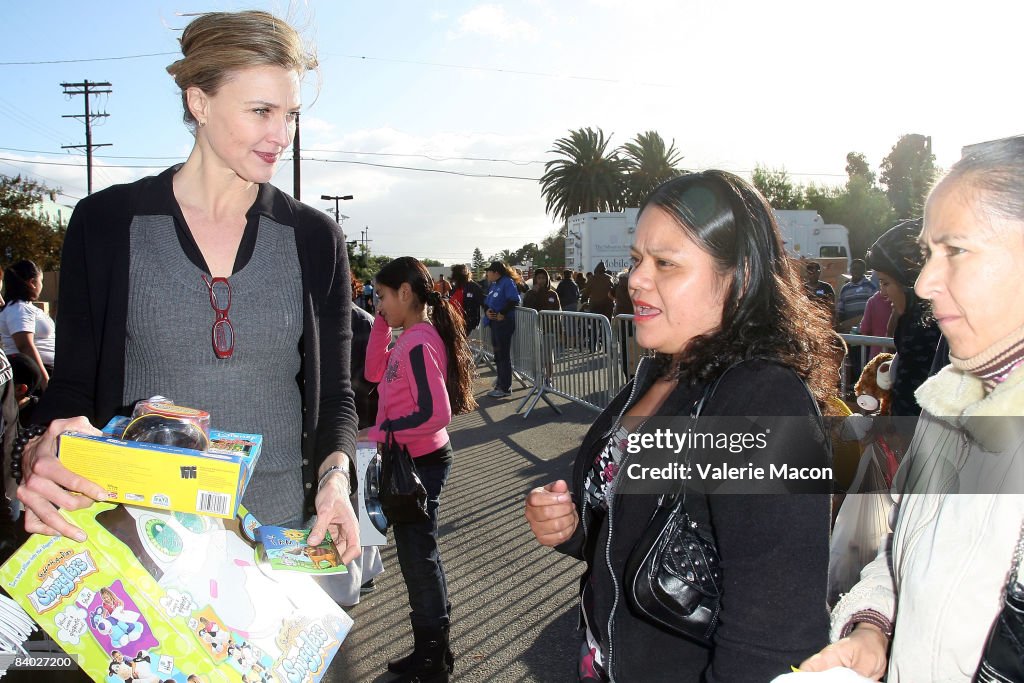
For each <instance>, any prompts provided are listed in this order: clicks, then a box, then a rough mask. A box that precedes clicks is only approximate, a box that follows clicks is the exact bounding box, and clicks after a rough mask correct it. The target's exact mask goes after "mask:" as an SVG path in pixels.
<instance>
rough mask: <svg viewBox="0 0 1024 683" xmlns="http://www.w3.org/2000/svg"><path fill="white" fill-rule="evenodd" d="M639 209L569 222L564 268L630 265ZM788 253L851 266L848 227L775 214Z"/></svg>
mask: <svg viewBox="0 0 1024 683" xmlns="http://www.w3.org/2000/svg"><path fill="white" fill-rule="evenodd" d="M639 212H640V209H624V210H623V211H613V212H592V213H581V214H579V215H576V216H572V217H571V218H570V219H569V233H568V235H567V237H566V240H565V267H566V268H569V269H571V270H580V271H583V272H592V271H593V270H594V267H595V266H597V264H598V263H599V262H600V261H604V266H605V268H607V269H608V270H609V271H611V272H613V273H614V272H617V271H620V270H622V269H624V268H626V267H628V266H629V264H630V258H629V247H630V245H632V243H633V233H635V232H636V220H637V214H638V213H639ZM775 219H776V220H777V221H778V223H779V231H780V232H781V233H782V241H783V244H784V245H785V248H786V252H787V253H789V254H790V256H793V257H796V258H837V257H838V258H844V259H846V265H847V269H846V270H847V272H849V265H850V236H849V231H848V230H847V229H846V226H843V225H835V224H829V223H825V221H824V220H823V219H822V218H821V216H820V215H819V214H818V212H817V211H775Z"/></svg>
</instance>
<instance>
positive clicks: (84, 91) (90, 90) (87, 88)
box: [60, 79, 113, 194]
mask: <svg viewBox="0 0 1024 683" xmlns="http://www.w3.org/2000/svg"><path fill="white" fill-rule="evenodd" d="M60 85H61V87H62V88H64V94H65V95H85V114H84V115H82V114H64V115H63V116H62V117H61V118H64V119H83V120H84V121H85V144H84V145H61V146H60V147H61V149H81V148H83V147H84V148H85V169H86V174H87V178H86V185H87V187H88V194H92V150H93V148H95V147H110V143H109V142H104V143H101V144H95V145H94V144H93V143H92V120H93V119H98V118H104V117H107V116H110V114H107V113H103V114H93V113H91V112H90V111H89V97H90V95H109V94H110V93H111V92H113V91H112V90H97V89H96V88H109V87H110V83H105V82H104V83H95V82H94V83H90V82H89V80H88V79H86V80H84V81H82V82H81V83H61V84H60ZM69 88H72V89H71V90H69ZM79 88H80V89H79Z"/></svg>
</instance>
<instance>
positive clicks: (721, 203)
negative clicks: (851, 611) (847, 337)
mask: <svg viewBox="0 0 1024 683" xmlns="http://www.w3.org/2000/svg"><path fill="white" fill-rule="evenodd" d="M632 252H633V261H634V268H633V270H632V272H631V274H630V278H629V287H630V294H631V298H632V300H633V305H634V308H635V321H636V335H637V338H638V340H639V343H640V344H641V346H643V347H644V348H649V349H654V350H655V351H657V356H656V357H655V358H654V359H644V361H643V362H641V364H640V366H639V368H638V372H637V375H636V377H635V379H634V380H633V382H631V383H630V384H628V385H627V386H626V388H625V389H624V390H623V391H622V392H621V393H620V394H619V396H617V397H616V398H615V399H614V400H613V402H612V404H611V405H610V406H609V407H608V408H607V409H606V410H605V411H604V412H603V413H602V414H601V416H600V417H599V418H598V420H597V422H596V423H595V424H594V425H593V427H592V428H591V429H590V431H589V433H588V434H587V436H586V438H585V439H584V441H583V444H582V446H581V447H580V449H579V452H578V454H577V457H576V462H575V467H574V471H573V478H572V482H571V484H567V483H566V482H565V481H561V480H560V481H556V482H553V483H551V484H548V485H547V486H544V487H541V488H537V489H534V490H533V491H531V492H530V494H529V496H528V497H527V501H526V517H527V519H528V520H529V522H530V526H531V530H532V531H533V533H534V534H535V535H536V537H537V539H538V540H539V541H540V542H541V543H542V544H544V545H548V546H553V547H555V548H556V549H558V550H559V551H561V552H564V553H567V554H569V555H572V556H573V557H577V558H579V559H582V560H584V561H586V563H587V570H586V573H585V574H584V577H583V579H582V581H581V601H580V605H581V612H582V620H581V625H582V626H583V627H584V631H585V638H584V640H583V643H582V646H581V651H580V659H579V664H580V668H579V678H580V680H583V681H607V680H611V681H614V680H620V681H630V680H643V681H694V682H696V681H737V682H738V681H743V682H749V681H768V680H771V679H772V678H773V677H775V676H777V675H779V674H783V673H786V672H788V671H790V666H791V665H793V664H796V663H797V662H799V661H802V658H803V657H804V656H805V654H804V653H812V652H815V651H816V649H817V648H819V647H820V645H821V643H823V642H824V641H825V640H826V638H827V632H828V620H827V614H826V612H825V597H826V587H827V586H826V583H827V570H828V535H829V495H828V492H827V488H826V487H821V486H817V487H816V486H809V485H808V484H809V483H808V482H801V481H787V482H783V483H785V484H787V485H788V486H789V487H790V488H789V490H791V491H792V490H800V491H803V492H802V493H800V494H784V495H780V494H779V491H780V488H779V487H778V486H779V484H780V482H778V481H755V482H749V481H746V482H730V484H731V485H732V486H733V491H738V492H739V493H740V495H735V494H725V493H719V494H711V493H709V490H711V489H710V486H711V484H712V482H710V481H708V477H707V475H699V474H698V473H697V471H696V467H694V469H693V470H691V472H692V474H691V479H694V478H696V479H697V480H698V481H696V482H694V484H695V485H699V484H700V483H701V482H700V481H699V480H700V479H701V477H704V478H705V483H706V484H707V486H703V487H698V490H695V491H692V492H688V495H687V497H686V499H685V507H686V511H687V513H688V514H689V516H690V518H691V519H692V520H693V521H694V522H696V525H697V526H696V529H697V532H698V533H700V534H701V535H702V536H704V537H705V538H706V539H708V540H710V541H712V542H713V543H714V544H715V546H716V547H717V550H718V554H719V556H720V558H721V564H720V567H721V582H720V590H721V602H720V606H721V612H720V614H719V621H718V624H717V627H716V629H715V631H714V634H713V637H712V642H711V644H710V645H705V644H703V643H701V642H698V641H697V640H691V639H688V638H685V637H683V636H679V635H674V634H673V633H672V632H670V631H668V630H663V629H662V628H660V627H659V626H657V625H655V624H654V623H652V622H649V621H647V620H646V619H645V618H644V617H642V616H640V612H639V610H637V609H636V606H635V604H634V602H633V601H632V600H631V599H630V595H629V591H627V590H626V589H625V577H626V565H627V562H628V561H629V560H630V558H631V555H632V553H633V551H634V548H635V547H636V546H637V544H638V541H639V540H640V539H641V537H642V535H643V534H644V532H645V530H646V529H647V526H648V523H649V521H650V520H651V517H652V515H653V514H654V512H655V509H656V507H657V504H658V496H657V495H655V494H654V493H653V492H648V493H643V492H638V493H635V494H633V493H631V494H630V495H624V494H623V493H622V491H623V488H624V487H625V490H626V491H629V489H630V488H631V486H633V485H635V484H636V481H635V476H636V475H637V474H639V467H642V466H644V465H646V464H654V463H653V461H652V458H653V456H654V453H653V452H652V451H651V450H650V449H648V448H645V447H643V446H644V441H643V438H644V437H653V436H654V434H653V433H652V432H653V430H654V429H656V425H657V426H658V427H664V426H665V422H664V421H662V422H660V423H658V421H656V420H655V421H652V422H650V423H649V424H645V423H647V420H648V416H664V417H667V418H671V417H677V416H688V415H690V414H692V412H693V411H694V409H695V406H696V404H697V403H698V401H700V399H701V397H702V396H705V394H706V392H707V390H708V388H709V387H710V386H712V385H717V386H716V388H715V390H714V392H713V393H711V394H710V396H708V397H707V399H706V401H705V402H704V405H703V408H702V410H701V412H700V417H699V418H698V419H697V422H696V426H695V427H694V429H699V428H701V425H702V424H703V425H704V429H705V430H706V429H707V428H708V427H710V426H711V425H712V424H717V425H720V426H719V430H721V429H724V427H722V426H721V420H722V418H723V417H727V416H760V417H759V419H773V422H772V423H773V424H775V425H776V426H777V427H779V428H784V429H782V432H781V433H776V432H774V431H773V432H772V434H768V433H767V432H766V433H765V434H766V439H765V440H766V443H765V447H764V448H758V447H753V446H752V447H749V448H743V449H741V450H740V451H739V452H734V453H732V455H730V454H729V452H728V451H726V452H724V453H721V454H720V452H718V451H714V450H710V451H708V450H702V451H700V452H695V453H693V454H691V453H689V452H687V451H683V453H685V454H686V455H685V457H687V458H689V457H690V456H691V455H692V457H693V460H691V462H692V463H702V464H704V465H708V464H710V465H715V464H723V463H724V462H725V460H726V459H728V464H740V465H746V464H747V463H751V464H752V465H753V466H755V467H761V468H763V469H764V470H765V471H768V470H770V468H771V467H772V466H775V467H782V466H786V465H801V466H812V467H821V468H825V469H824V470H823V471H827V468H828V466H829V455H828V447H827V441H826V439H827V437H826V435H825V430H824V426H823V425H822V421H821V419H820V418H819V417H818V411H817V406H816V405H815V404H816V403H818V404H822V403H823V401H824V399H825V398H826V396H828V395H829V394H830V393H833V392H834V388H833V387H834V384H835V380H836V378H837V376H838V375H837V372H838V368H837V367H836V364H835V363H834V361H832V360H831V359H832V357H833V354H831V353H830V352H829V334H830V333H829V330H828V329H827V326H826V325H825V323H824V322H823V321H822V320H821V319H820V317H817V316H814V315H813V312H812V311H810V310H808V308H807V307H806V306H805V305H804V304H803V303H802V302H803V295H802V291H801V285H800V283H799V281H798V279H797V277H796V275H795V274H794V273H793V272H792V270H791V268H790V266H789V262H788V259H787V258H786V256H785V252H784V250H783V246H782V240H781V239H780V237H779V232H778V228H777V226H776V224H775V220H774V218H773V215H772V213H771V209H770V207H769V206H768V204H767V203H766V202H765V200H764V199H763V198H762V197H761V196H760V195H759V194H758V193H757V191H756V190H754V189H753V188H752V187H751V186H750V185H749V184H747V183H746V182H744V181H743V180H741V179H740V178H738V177H736V176H734V175H731V174H729V173H725V172H721V171H707V172H705V173H700V174H689V175H685V176H681V177H679V178H675V179H673V180H670V181H668V182H666V183H665V184H663V185H661V186H660V187H659V188H658V189H656V190H655V191H654V193H653V194H652V195H651V196H650V197H649V198H648V200H647V201H646V203H645V204H644V206H643V207H642V209H641V213H640V220H639V223H638V225H637V231H636V235H635V243H634V245H633V248H632ZM716 418H717V419H718V420H719V421H718V422H715V420H716ZM686 425H687V423H686V422H683V423H681V424H678V421H677V424H675V431H676V433H677V434H680V433H682V432H683V431H684V429H685V427H686ZM712 430H714V428H713V427H712ZM733 436H735V435H733ZM794 444H796V445H797V446H799V447H798V448H793V445H794ZM715 456H717V459H715V460H712V459H710V458H712V457H715ZM683 457H684V456H680V461H682V458H683ZM733 459H735V460H733ZM663 462H664V461H662V463H663ZM675 483H676V482H668V483H667V484H666V485H665V488H662V489H660V490H661V491H665V492H668V491H671V490H673V485H674V484H675ZM794 485H795V486H794ZM570 486H571V488H570ZM647 490H648V491H653V490H654V489H647ZM806 491H812V492H809V493H807V492H806ZM769 492H771V493H769ZM634 559H636V558H634Z"/></svg>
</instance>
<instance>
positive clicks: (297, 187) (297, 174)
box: [292, 114, 338, 220]
mask: <svg viewBox="0 0 1024 683" xmlns="http://www.w3.org/2000/svg"><path fill="white" fill-rule="evenodd" d="M301 161H302V159H301V157H300V156H299V115H298V114H296V115H295V138H294V139H293V140H292V195H293V196H294V197H295V199H297V200H299V199H302V165H301V163H300V162H301ZM334 220H338V219H337V218H335V219H334Z"/></svg>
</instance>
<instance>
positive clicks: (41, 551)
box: [0, 503, 352, 683]
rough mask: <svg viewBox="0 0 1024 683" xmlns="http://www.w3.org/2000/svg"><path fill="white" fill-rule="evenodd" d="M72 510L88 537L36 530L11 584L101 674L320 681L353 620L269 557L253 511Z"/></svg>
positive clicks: (114, 682)
mask: <svg viewBox="0 0 1024 683" xmlns="http://www.w3.org/2000/svg"><path fill="white" fill-rule="evenodd" d="M241 512H242V513H243V514H244V513H245V509H244V508H242V509H241ZM63 514H64V515H65V516H66V517H67V518H68V519H69V520H71V521H72V522H73V523H74V524H76V525H78V526H79V527H81V528H82V529H83V530H84V531H85V532H86V533H87V534H88V540H86V541H85V542H84V543H77V542H75V541H72V540H71V539H68V538H64V537H60V536H56V537H51V536H41V535H33V536H32V537H31V538H29V540H28V541H27V542H26V543H25V544H24V545H23V546H22V547H21V548H19V549H18V550H17V551H16V552H15V553H14V555H12V556H11V558H10V559H9V560H8V561H7V562H6V563H5V564H4V565H3V566H2V567H0V586H2V587H3V589H4V591H6V592H7V593H9V594H10V596H11V597H12V598H14V600H15V601H16V602H17V603H18V604H19V605H20V606H21V607H22V608H23V609H24V610H25V611H26V612H27V613H28V615H29V616H30V617H31V618H32V619H33V620H34V621H36V622H37V623H38V624H39V625H40V626H42V628H43V629H44V630H45V631H46V632H47V633H48V634H49V635H50V637H51V638H53V640H54V641H55V642H56V643H57V644H58V645H59V646H60V647H61V648H63V649H64V651H65V652H67V653H68V654H69V655H74V656H75V658H76V660H77V662H78V664H79V666H81V667H82V669H83V670H84V671H85V672H86V673H87V674H88V675H89V676H90V677H91V678H92V679H93V680H94V681H102V682H103V683H123V682H124V681H126V680H131V681H135V682H136V683H164V682H166V681H174V683H188V682H189V681H195V680H200V681H203V683H238V682H239V681H249V682H250V683H251V682H253V681H260V682H261V683H271V682H282V683H314V682H315V681H319V680H320V679H321V678H322V677H323V676H324V673H325V672H326V670H327V667H328V665H329V664H330V662H331V659H332V658H333V657H334V655H335V653H336V652H337V650H338V647H339V646H340V645H341V642H342V641H343V640H344V639H345V636H346V635H347V634H348V632H349V630H350V629H351V627H352V619H351V618H350V617H349V616H348V615H347V614H346V613H345V611H344V610H342V609H341V608H340V607H339V606H338V605H337V604H336V603H335V602H334V601H333V600H332V599H331V598H330V597H329V596H328V595H327V594H326V593H325V592H324V591H323V589H322V588H320V586H319V585H317V583H316V582H315V581H314V580H313V579H312V577H310V576H308V575H306V574H299V573H295V572H273V571H270V570H269V569H266V568H264V567H261V566H259V565H258V564H257V562H256V561H255V558H254V551H253V546H252V527H254V526H256V525H257V522H256V521H255V520H254V519H253V518H252V516H251V515H246V516H245V522H244V523H241V524H240V523H239V522H237V521H235V520H232V521H225V520H221V519H214V518H211V517H205V516H200V515H194V514H186V513H181V512H161V511H157V510H147V509H145V508H138V507H129V506H124V505H112V504H110V503H95V504H93V505H92V506H90V507H88V508H86V509H84V510H76V511H64V512H63ZM190 676H195V677H194V678H190Z"/></svg>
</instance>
